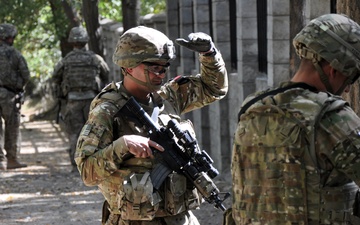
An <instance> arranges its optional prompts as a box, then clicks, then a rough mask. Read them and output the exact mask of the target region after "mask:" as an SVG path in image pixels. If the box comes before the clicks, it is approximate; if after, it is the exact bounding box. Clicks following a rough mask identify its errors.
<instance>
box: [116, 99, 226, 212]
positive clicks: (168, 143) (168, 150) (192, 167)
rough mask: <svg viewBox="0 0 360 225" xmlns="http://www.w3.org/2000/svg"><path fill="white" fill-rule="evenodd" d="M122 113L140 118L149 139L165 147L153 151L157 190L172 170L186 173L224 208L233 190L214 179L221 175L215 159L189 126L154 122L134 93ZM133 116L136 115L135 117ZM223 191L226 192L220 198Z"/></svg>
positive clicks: (208, 197) (202, 193)
mask: <svg viewBox="0 0 360 225" xmlns="http://www.w3.org/2000/svg"><path fill="white" fill-rule="evenodd" d="M119 112H120V113H122V114H123V115H126V116H128V117H131V118H132V119H137V120H138V121H137V122H138V124H139V125H140V126H143V127H144V128H145V130H146V132H147V133H148V135H149V137H150V139H151V140H152V141H155V142H156V143H158V144H160V145H161V146H162V147H163V148H164V149H165V151H164V152H160V151H156V150H154V151H153V154H154V157H155V160H156V162H157V163H156V165H155V167H154V168H153V170H152V171H151V173H150V177H151V180H152V183H153V186H154V188H155V189H156V190H158V189H159V188H160V186H161V184H162V183H163V182H164V180H165V178H166V177H167V176H168V175H169V174H170V173H171V172H172V171H175V172H177V173H180V174H183V175H184V176H185V177H186V178H187V179H188V180H189V181H190V182H191V183H192V184H193V185H194V186H195V188H196V189H197V190H198V191H199V192H200V194H201V195H202V196H203V197H204V199H205V200H206V201H207V202H208V203H210V204H214V207H215V208H218V209H221V210H222V211H225V210H226V208H225V206H224V205H223V204H222V203H223V201H224V200H225V199H227V198H228V197H229V196H230V193H228V192H226V193H221V192H220V191H219V189H218V188H217V186H216V185H215V184H214V182H213V181H212V178H215V177H216V176H217V175H219V172H218V170H217V169H216V168H214V167H213V166H212V163H213V160H212V159H211V157H210V156H209V155H208V154H207V153H206V151H205V150H200V148H199V146H198V144H197V140H196V139H195V138H194V137H193V136H192V135H191V133H190V132H189V131H187V130H185V131H184V130H182V129H181V128H180V126H179V123H178V122H177V121H176V120H173V119H172V120H170V121H169V122H168V124H167V126H166V127H160V126H159V125H158V124H155V123H154V122H153V121H152V119H151V117H150V116H149V115H148V114H147V113H146V112H145V111H144V109H143V108H142V107H141V106H140V105H139V104H138V103H137V102H136V100H135V99H134V98H133V97H130V99H129V100H128V101H127V102H126V104H125V105H124V106H123V107H122V108H121V109H120V111H119ZM134 116H135V117H136V118H134ZM220 194H224V197H223V198H222V199H221V198H220V197H219V195H220Z"/></svg>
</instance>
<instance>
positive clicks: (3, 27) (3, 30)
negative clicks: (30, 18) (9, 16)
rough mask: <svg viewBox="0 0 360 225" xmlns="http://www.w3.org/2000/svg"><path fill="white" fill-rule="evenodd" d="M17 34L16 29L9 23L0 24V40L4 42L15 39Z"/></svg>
mask: <svg viewBox="0 0 360 225" xmlns="http://www.w3.org/2000/svg"><path fill="white" fill-rule="evenodd" d="M17 34H18V31H17V29H16V27H15V26H14V25H12V24H10V23H2V24H0V39H1V40H5V39H6V38H8V37H12V38H15V37H16V35H17Z"/></svg>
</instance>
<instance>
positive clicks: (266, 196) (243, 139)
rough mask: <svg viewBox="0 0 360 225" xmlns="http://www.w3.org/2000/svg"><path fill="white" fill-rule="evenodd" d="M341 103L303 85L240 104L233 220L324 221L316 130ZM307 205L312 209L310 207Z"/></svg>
mask: <svg viewBox="0 0 360 225" xmlns="http://www.w3.org/2000/svg"><path fill="white" fill-rule="evenodd" d="M294 92H297V93H294ZM345 104H346V102H345V101H343V100H342V99H341V98H340V97H337V96H333V95H331V94H328V93H324V92H319V93H316V92H313V88H312V87H310V86H308V85H307V84H304V83H295V84H291V85H288V86H283V87H280V88H278V89H273V90H270V91H267V92H263V93H262V94H260V95H258V96H256V97H254V98H252V99H251V100H249V101H248V102H247V103H245V104H244V106H243V107H242V108H241V110H240V112H239V124H238V127H237V131H236V135H235V139H234V142H235V143H237V145H234V146H235V147H234V148H233V151H234V152H233V162H232V170H233V171H236V173H239V174H241V175H240V176H233V179H234V193H241V194H239V196H234V198H235V199H234V204H233V208H232V210H233V211H235V212H234V213H233V214H232V215H233V216H234V220H235V221H241V222H243V223H245V221H247V220H249V219H251V220H252V221H253V222H263V221H267V222H269V224H273V223H274V224H287V223H289V222H292V223H298V222H304V221H307V220H308V219H312V220H313V221H320V220H323V219H324V218H323V217H324V214H325V213H322V212H320V211H321V210H319V209H320V208H321V203H320V202H317V201H320V199H322V197H321V195H322V194H323V192H322V191H323V190H322V188H321V187H322V185H321V184H322V181H321V179H320V171H319V167H318V165H317V157H316V153H315V128H316V127H317V125H318V122H319V121H320V119H321V118H322V117H323V116H324V114H325V113H326V112H329V111H332V110H336V109H339V108H341V107H343V106H344V105H345ZM240 154H241V157H240ZM239 174H236V175H239ZM299 178H300V179H299ZM262 181H264V183H262ZM309 201H310V202H312V203H314V204H311V205H310V206H309V204H308V203H309ZM322 204H323V203H322ZM339 204H340V203H339ZM265 207H266V208H265ZM308 207H310V208H308ZM311 207H313V208H311ZM345 210H346V209H345ZM308 212H312V214H311V215H309V214H308ZM260 218H261V219H260ZM241 222H240V223H241ZM286 222H287V223H286Z"/></svg>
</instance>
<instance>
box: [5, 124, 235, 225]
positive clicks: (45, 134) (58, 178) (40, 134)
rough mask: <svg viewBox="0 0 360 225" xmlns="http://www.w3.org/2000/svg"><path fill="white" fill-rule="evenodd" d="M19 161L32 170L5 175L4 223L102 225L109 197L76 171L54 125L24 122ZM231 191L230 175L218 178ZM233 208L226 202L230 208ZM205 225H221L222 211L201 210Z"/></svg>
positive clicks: (22, 170) (16, 171) (221, 185)
mask: <svg viewBox="0 0 360 225" xmlns="http://www.w3.org/2000/svg"><path fill="white" fill-rule="evenodd" d="M21 136H22V141H21V151H20V155H19V159H20V161H21V162H23V163H26V164H28V167H27V168H21V169H16V170H8V171H3V172H0V224H1V225H2V224H4V225H15V224H33V225H50V224H54V225H55V224H56V225H58V224H61V225H80V224H86V225H93V224H94V225H95V224H96V225H99V224H101V222H100V218H101V207H102V203H103V197H102V195H101V194H100V192H99V191H98V190H97V187H86V186H85V185H84V184H83V183H82V181H81V179H80V177H79V174H78V173H77V172H71V166H70V162H69V160H68V155H67V152H66V141H67V139H66V137H65V135H64V133H63V132H62V131H61V129H60V127H59V126H58V125H57V124H56V123H55V122H52V121H36V122H23V123H22V125H21ZM215 181H216V184H217V185H218V187H219V188H220V189H221V190H223V191H229V190H230V188H231V183H230V179H229V174H228V173H226V174H225V175H223V177H222V178H216V179H215ZM230 204H231V199H228V200H226V202H225V206H226V207H228V206H229V205H230ZM194 213H195V214H196V215H197V217H198V219H199V221H200V223H201V224H202V225H220V224H221V221H222V212H221V211H220V210H218V209H214V207H213V206H212V205H209V204H207V203H204V204H203V206H202V209H201V210H196V211H194Z"/></svg>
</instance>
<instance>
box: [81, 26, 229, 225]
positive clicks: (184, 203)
mask: <svg viewBox="0 0 360 225" xmlns="http://www.w3.org/2000/svg"><path fill="white" fill-rule="evenodd" d="M133 29H134V30H135V31H137V30H138V28H133ZM149 29H150V31H151V33H150V36H148V37H145V38H143V37H144V36H142V35H144V34H139V36H140V38H139V39H141V40H140V41H139V42H137V45H135V46H134V48H137V47H138V48H143V49H144V48H146V49H150V48H151V47H153V46H156V44H154V43H156V42H157V41H154V43H153V44H149V42H148V41H147V40H146V39H150V38H152V37H151V36H153V37H156V38H157V40H158V42H160V43H162V44H163V43H164V42H168V39H167V37H166V36H165V35H164V34H162V33H160V32H159V31H156V30H154V29H151V28H149ZM140 30H141V28H140ZM129 31H132V29H130V30H129ZM139 32H140V33H141V31H139ZM134 33H135V34H136V33H137V32H134ZM127 34H129V35H131V34H132V33H131V32H130V33H126V34H124V36H125V37H124V38H122V37H121V39H122V40H125V39H126V35H127ZM129 37H130V38H129V41H128V42H125V43H130V44H129V45H131V43H132V41H131V40H134V39H135V36H132V37H133V38H134V39H133V38H131V36H129ZM165 37H166V38H165ZM161 38H164V42H162V41H159V40H161ZM144 39H145V40H146V41H145V43H144ZM134 42H135V41H134ZM118 44H119V45H121V43H120V41H119V43H118ZM147 44H149V45H150V46H149V48H147V47H146V46H145V45H147ZM168 44H169V45H168V46H167V47H168V49H166V48H167V47H166V46H165V48H164V49H162V45H161V47H159V46H158V47H156V48H158V49H156V48H155V49H156V51H157V50H159V49H160V50H159V51H160V52H161V51H162V50H164V51H165V52H161V53H160V54H157V58H156V57H155V58H154V61H155V60H157V61H159V60H164V61H165V62H166V61H168V60H169V57H165V58H162V57H161V55H167V56H168V55H169V54H172V53H171V52H170V53H169V52H168V51H171V48H169V47H171V43H170V42H168ZM140 46H142V47H140ZM144 46H145V47H144ZM120 49H123V48H121V47H118V48H117V51H118V50H120ZM120 51H121V50H120ZM139 52H140V54H146V52H144V51H140V50H139V51H134V56H133V60H132V62H131V60H130V59H128V58H126V57H125V56H124V55H119V57H115V55H116V52H115V54H114V61H115V62H117V60H120V61H121V62H120V63H119V62H117V63H118V64H119V65H120V66H123V63H125V64H126V67H131V66H134V65H137V64H139V63H141V56H140V58H139V59H140V61H138V62H134V60H136V54H137V53H139ZM157 53H159V52H157ZM154 55H155V53H154ZM142 56H143V55H142ZM120 57H123V59H119V58H120ZM170 58H171V57H170ZM139 59H137V60H139ZM147 59H149V58H147ZM124 60H125V61H124ZM200 62H201V65H202V69H201V74H199V75H197V76H188V77H181V76H179V77H177V78H175V79H173V80H171V81H169V82H167V83H166V84H164V85H163V86H162V87H161V89H160V90H159V91H157V92H153V93H152V98H151V101H150V102H149V103H147V104H145V103H140V104H141V106H142V107H143V108H144V110H145V111H146V112H147V113H148V114H149V115H152V113H153V111H154V108H156V107H158V108H159V115H158V123H159V124H160V125H162V126H165V125H166V124H167V121H169V120H170V119H176V120H178V121H180V120H181V118H180V115H181V114H184V113H186V112H189V111H192V110H195V109H198V108H201V107H203V106H205V105H208V104H210V103H211V102H213V101H215V100H219V99H221V98H223V97H224V96H225V94H226V93H227V73H226V69H225V65H224V62H223V59H222V57H221V54H220V53H216V54H214V55H211V56H204V55H200ZM129 97H130V94H129V93H128V91H127V90H126V89H125V88H124V86H123V83H122V82H118V83H112V84H111V85H109V86H107V87H106V88H104V90H103V91H102V92H101V93H100V94H99V95H98V96H97V97H96V98H95V99H94V101H93V102H92V105H91V109H90V114H89V119H88V121H87V122H86V125H85V126H84V128H83V129H82V132H81V134H80V137H79V139H78V145H77V151H76V158H75V160H76V163H77V165H78V169H79V171H80V173H81V177H82V179H83V181H84V183H85V184H86V185H89V186H93V185H98V187H99V189H100V191H101V192H102V194H103V195H104V197H105V199H106V202H105V204H104V208H105V210H103V224H111V225H115V224H116V225H120V224H121V225H125V224H126V225H137V224H139V225H145V224H146V225H162V224H168V225H171V224H184V225H195V224H198V221H197V219H196V217H194V215H193V214H192V212H191V211H190V209H195V208H197V207H198V206H199V204H200V203H201V198H200V196H199V193H198V192H197V191H196V189H194V188H193V187H188V186H187V185H186V182H179V183H177V184H176V182H175V183H172V182H170V181H169V180H170V179H171V178H172V179H174V180H180V181H183V180H184V179H185V178H184V176H183V175H179V174H176V173H175V172H174V173H172V174H170V175H169V177H168V179H167V180H166V181H165V182H164V183H165V184H163V185H162V186H161V188H160V189H159V191H157V192H156V193H157V194H159V196H160V199H162V200H161V201H160V202H155V203H154V204H153V205H146V202H147V201H146V199H147V198H148V197H145V194H142V195H141V196H142V197H141V203H139V204H138V205H137V206H136V207H135V203H134V202H135V201H136V200H134V202H133V203H132V202H130V201H129V200H127V199H128V197H127V195H128V191H127V189H126V188H128V184H129V181H128V179H129V175H130V174H132V173H133V172H135V173H137V174H138V173H139V174H141V176H142V174H144V173H146V171H149V170H151V169H152V168H153V167H154V165H155V161H154V160H153V159H150V158H145V159H144V158H130V159H127V160H123V156H124V155H125V154H126V153H127V152H128V150H129V149H128V147H127V146H126V144H125V141H124V139H123V138H122V136H123V135H128V134H137V135H141V136H146V133H145V132H144V131H143V130H142V129H139V128H138V127H137V126H135V124H134V123H133V122H132V121H131V120H128V119H127V118H126V117H125V116H124V115H121V114H118V113H117V112H118V111H119V109H120V108H121V107H122V106H123V105H124V104H125V102H126V101H127V99H128V98H129ZM182 124H187V125H188V127H190V128H189V129H191V126H192V125H191V124H189V122H187V123H182ZM170 177H171V178H170ZM166 185H168V186H166ZM183 185H185V186H184V187H182V186H183ZM149 186H150V187H152V184H151V181H150V183H147V185H146V186H144V188H143V189H145V190H147V192H149V193H148V195H150V197H149V198H151V199H152V200H154V199H155V198H153V197H152V196H151V195H154V194H155V193H153V189H152V188H148V187H149ZM170 187H172V188H170ZM143 192H145V191H143ZM146 196H147V195H146ZM130 198H131V197H130ZM134 198H135V197H134ZM139 201H140V199H139ZM132 204H134V205H132ZM139 205H140V208H137V207H139ZM133 210H134V211H135V212H136V213H135V214H137V215H141V219H137V220H136V219H133V218H130V216H129V214H130V213H129V211H133ZM106 213H108V215H105V214H106Z"/></svg>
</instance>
